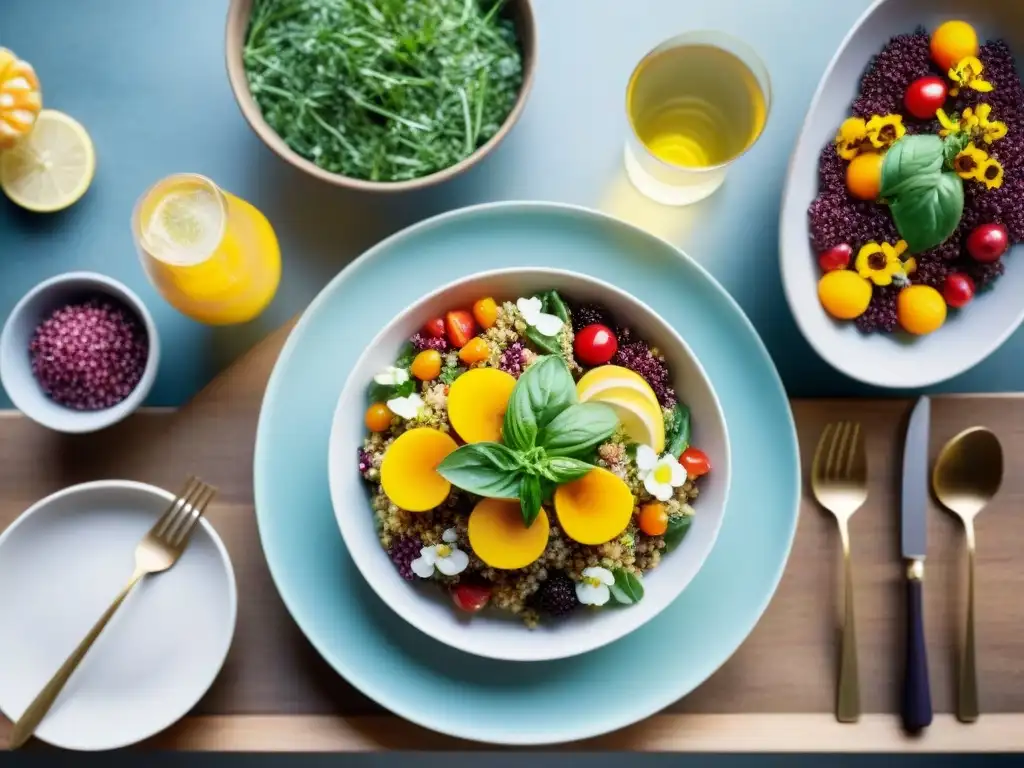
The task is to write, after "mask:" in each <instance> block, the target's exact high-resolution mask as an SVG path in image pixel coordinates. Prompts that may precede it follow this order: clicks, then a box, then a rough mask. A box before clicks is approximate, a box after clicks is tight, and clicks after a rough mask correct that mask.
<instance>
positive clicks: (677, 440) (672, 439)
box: [665, 403, 690, 459]
mask: <svg viewBox="0 0 1024 768" xmlns="http://www.w3.org/2000/svg"><path fill="white" fill-rule="evenodd" d="M665 445H667V446H668V448H666V450H667V451H668V452H669V453H671V454H672V455H673V456H675V457H676V458H677V459H678V458H679V457H680V456H681V455H682V453H683V451H685V450H686V449H687V448H689V447H690V409H689V407H688V406H686V405H684V404H683V403H677V404H676V407H675V408H673V409H672V423H671V425H666V430H665Z"/></svg>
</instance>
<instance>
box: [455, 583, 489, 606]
mask: <svg viewBox="0 0 1024 768" xmlns="http://www.w3.org/2000/svg"><path fill="white" fill-rule="evenodd" d="M490 599H491V588H490V587H489V586H487V585H486V584H474V583H470V582H459V583H458V584H456V585H455V587H454V588H453V589H452V600H453V601H454V602H455V604H456V605H457V606H459V608H461V609H462V610H464V611H468V612H469V613H476V612H477V611H479V610H481V609H482V608H483V607H484V606H485V605H487V603H488V602H489V601H490Z"/></svg>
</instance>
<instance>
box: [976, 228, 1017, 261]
mask: <svg viewBox="0 0 1024 768" xmlns="http://www.w3.org/2000/svg"><path fill="white" fill-rule="evenodd" d="M1009 247H1010V233H1009V232H1008V231H1007V229H1006V227H1004V226H1003V225H1002V224H979V225H978V226H977V227H975V228H974V229H973V230H972V231H971V234H969V235H968V236H967V252H968V253H969V254H970V255H971V258H972V259H974V260H975V261H980V262H982V263H988V262H992V261H998V260H999V257H1000V256H1002V255H1003V254H1004V253H1006V249H1007V248H1009Z"/></svg>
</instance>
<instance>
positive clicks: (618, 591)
mask: <svg viewBox="0 0 1024 768" xmlns="http://www.w3.org/2000/svg"><path fill="white" fill-rule="evenodd" d="M612 575H613V576H614V577H615V583H614V584H612V585H611V586H610V587H609V588H608V589H609V590H610V591H611V593H612V597H614V598H615V602H617V603H622V604H623V605H633V603H639V602H640V601H641V600H643V599H644V585H643V582H641V581H640V578H639V577H638V576H636V575H635V574H633V573H630V572H629V571H624V570H622V569H621V568H616V569H615V570H614V571H612Z"/></svg>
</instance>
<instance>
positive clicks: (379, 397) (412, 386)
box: [369, 377, 416, 403]
mask: <svg viewBox="0 0 1024 768" xmlns="http://www.w3.org/2000/svg"><path fill="white" fill-rule="evenodd" d="M415 391H416V382H415V381H414V380H413V379H412V378H411V377H410V378H409V379H406V380H405V381H403V382H402V383H401V384H378V383H377V382H376V381H375V382H373V383H372V384H370V390H369V395H370V402H371V403H383V402H384V401H386V400H390V399H391V398H393V397H408V396H409V395H411V394H412V393H413V392H415Z"/></svg>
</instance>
